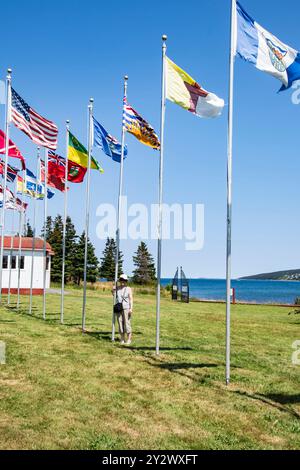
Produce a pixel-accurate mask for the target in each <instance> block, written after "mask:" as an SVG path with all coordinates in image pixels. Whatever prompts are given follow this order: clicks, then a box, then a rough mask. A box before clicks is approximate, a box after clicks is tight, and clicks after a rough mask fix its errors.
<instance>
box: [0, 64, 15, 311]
mask: <svg viewBox="0 0 300 470" xmlns="http://www.w3.org/2000/svg"><path fill="white" fill-rule="evenodd" d="M11 74H12V70H11V69H7V76H6V104H5V135H6V140H5V159H4V184H3V193H2V195H3V197H2V211H1V248H0V302H1V301H2V284H3V253H4V232H5V210H6V209H5V205H6V185H7V164H8V151H9V130H10V114H11V113H10V111H11V109H10V108H11Z"/></svg>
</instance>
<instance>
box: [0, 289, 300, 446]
mask: <svg viewBox="0 0 300 470" xmlns="http://www.w3.org/2000/svg"><path fill="white" fill-rule="evenodd" d="M5 300H6V299H5V297H4V299H3V306H2V307H1V308H0V324H1V327H0V340H2V341H5V342H6V348H7V358H6V359H7V360H6V364H5V365H0V448H1V449H176V448H178V449H297V448H298V449H299V448H300V391H299V382H300V381H299V377H300V366H296V365H293V364H292V361H291V357H292V353H293V349H292V343H293V342H294V341H295V340H298V339H300V315H294V314H293V315H288V313H289V311H290V309H287V308H280V307H269V306H244V305H235V306H233V307H232V382H231V384H230V385H229V386H226V385H225V384H224V374H225V372H224V368H225V364H224V350H225V347H224V333H225V306H224V305H222V304H209V303H190V304H188V305H187V304H181V303H172V302H171V301H170V300H169V299H167V298H164V299H163V300H162V310H161V354H160V356H159V357H156V356H155V297H154V296H152V295H141V294H139V295H137V296H136V298H135V311H134V317H133V330H134V341H133V343H132V345H131V346H130V347H121V346H120V345H119V343H118V342H116V343H115V344H112V342H111V338H110V331H111V305H112V299H111V296H110V295H109V293H107V292H101V291H89V292H88V304H87V330H88V332H87V333H85V334H82V333H81V331H80V323H81V305H82V298H81V292H80V291H78V290H69V293H68V295H66V296H65V324H64V326H62V325H60V324H59V308H60V296H59V295H55V294H51V295H50V294H49V295H48V296H47V320H46V321H43V320H42V318H41V304H42V298H41V297H39V298H38V297H36V298H35V299H34V310H33V313H34V315H33V316H32V317H30V316H29V315H28V314H27V311H28V297H24V298H22V310H21V311H20V312H19V313H18V312H17V311H16V309H15V301H16V299H15V297H12V304H11V307H10V308H7V307H6V306H5V305H6V304H5Z"/></svg>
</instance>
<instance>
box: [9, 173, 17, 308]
mask: <svg viewBox="0 0 300 470" xmlns="http://www.w3.org/2000/svg"><path fill="white" fill-rule="evenodd" d="M16 181H17V180H16ZM16 189H17V185H16ZM16 189H15V194H14V203H15V207H14V208H13V213H12V223H11V225H12V227H11V237H10V253H9V275H8V292H7V305H9V304H10V291H11V275H12V273H11V271H12V257H13V249H14V237H15V235H14V231H15V210H16Z"/></svg>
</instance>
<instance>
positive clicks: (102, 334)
mask: <svg viewBox="0 0 300 470" xmlns="http://www.w3.org/2000/svg"><path fill="white" fill-rule="evenodd" d="M84 334H86V335H88V336H91V337H92V338H95V339H98V340H104V341H110V342H112V340H111V331H85V332H84ZM134 334H135V335H141V334H142V333H141V332H140V331H136V332H135V333H134ZM115 343H116V344H118V343H119V341H118V340H116V341H115ZM126 349H130V348H126Z"/></svg>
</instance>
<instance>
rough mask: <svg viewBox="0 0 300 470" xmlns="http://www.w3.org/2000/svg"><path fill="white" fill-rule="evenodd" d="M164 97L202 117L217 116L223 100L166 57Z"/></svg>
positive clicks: (221, 109) (222, 106)
mask: <svg viewBox="0 0 300 470" xmlns="http://www.w3.org/2000/svg"><path fill="white" fill-rule="evenodd" d="M165 78H166V97H167V99H168V100H170V101H172V102H173V103H176V104H178V105H179V106H181V107H182V108H184V109H186V110H187V111H190V112H191V113H193V114H196V115H197V116H200V117H203V118H213V117H217V116H219V115H220V114H221V113H222V111H223V108H224V100H222V99H221V98H219V97H218V96H217V95H215V94H214V93H210V92H208V91H206V90H204V88H202V87H201V86H200V85H199V84H198V83H197V82H196V81H195V80H194V79H193V78H192V77H191V76H190V75H188V74H187V73H186V72H185V71H184V70H182V69H181V68H180V67H178V65H176V64H174V62H172V61H171V60H170V59H169V58H168V57H166V77H165Z"/></svg>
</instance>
